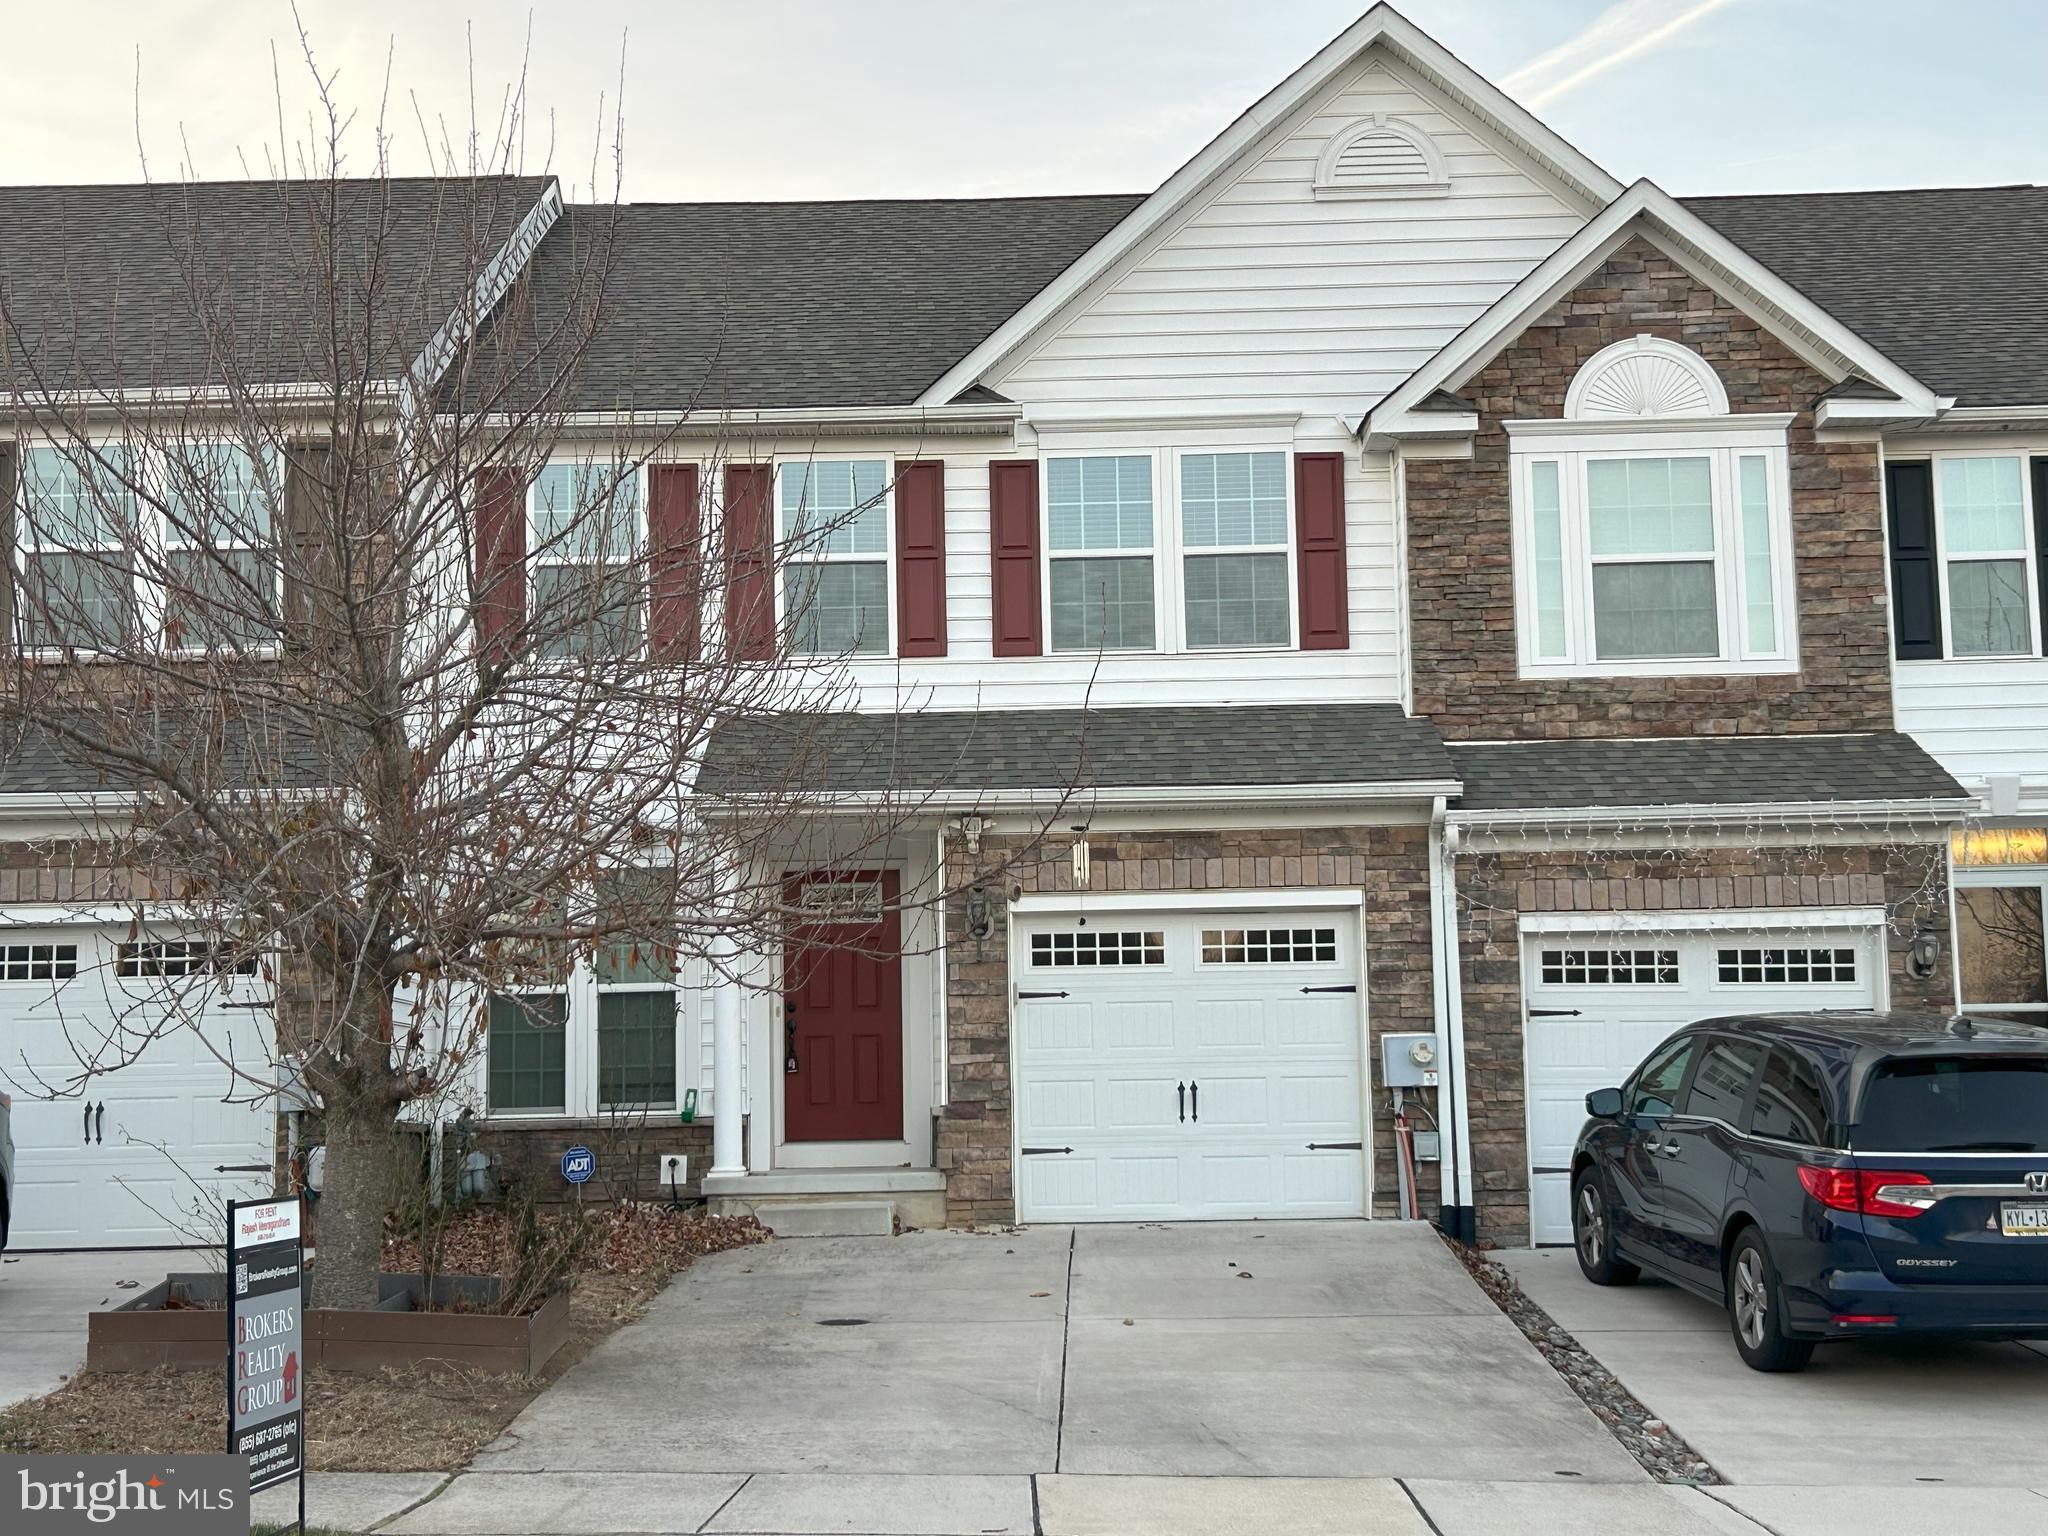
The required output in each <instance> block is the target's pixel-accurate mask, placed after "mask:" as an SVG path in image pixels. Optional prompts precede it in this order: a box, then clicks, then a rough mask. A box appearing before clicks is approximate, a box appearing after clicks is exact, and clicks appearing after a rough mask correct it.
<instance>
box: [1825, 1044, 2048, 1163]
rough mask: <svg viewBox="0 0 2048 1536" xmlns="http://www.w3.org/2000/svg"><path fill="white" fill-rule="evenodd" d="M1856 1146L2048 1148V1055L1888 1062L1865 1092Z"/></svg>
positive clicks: (1935, 1149)
mask: <svg viewBox="0 0 2048 1536" xmlns="http://www.w3.org/2000/svg"><path fill="white" fill-rule="evenodd" d="M1854 1145H1855V1146H1856V1147H1858V1148H1859V1149H1863V1150H1867V1151H1872V1152H2041V1151H2048V1059H2028V1058H2016V1057H2003V1058H2001V1057H1996V1056H1992V1057H1956V1058H1945V1057H1930V1058H1928V1059H1927V1060H1924V1061H1893V1062H1887V1063H1885V1064H1884V1065H1883V1066H1880V1067H1879V1068H1878V1069H1877V1071H1876V1072H1875V1073H1874V1074H1873V1075H1872V1077H1871V1079H1870V1082H1869V1084H1868V1086H1866V1087H1865V1088H1864V1090H1863V1112H1862V1114H1861V1116H1859V1118H1858V1120H1857V1124H1856V1130H1855V1136H1854Z"/></svg>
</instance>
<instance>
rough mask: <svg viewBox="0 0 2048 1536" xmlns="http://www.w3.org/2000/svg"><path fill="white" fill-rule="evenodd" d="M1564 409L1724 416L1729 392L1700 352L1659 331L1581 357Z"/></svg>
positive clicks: (1572, 413)
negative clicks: (1583, 361)
mask: <svg viewBox="0 0 2048 1536" xmlns="http://www.w3.org/2000/svg"><path fill="white" fill-rule="evenodd" d="M1564 413H1565V415H1566V417H1568V418H1570V419H1573V420H1579V419H1582V418H1585V417H1611V416H1628V417H1643V416H1726V415H1727V414H1728V391H1727V390H1726V389H1724V388H1722V386H1721V380H1720V377H1719V376H1718V375H1717V374H1716V373H1715V372H1714V369H1713V366H1712V365H1711V364H1710V363H1708V361H1707V360H1706V359H1705V358H1703V357H1701V356H1700V355H1699V353H1697V352H1694V351H1692V350H1690V349H1689V348H1686V347H1681V346H1680V345H1679V344H1678V343H1677V342H1675V341H1666V340H1664V339H1663V338H1662V337H1661V336H1631V337H1629V339H1628V340H1626V341H1617V342H1616V343H1614V345H1613V346H1611V347H1602V348H1601V349H1600V350H1599V351H1598V352H1595V353H1594V354H1593V355H1592V356H1591V357H1589V358H1587V359H1586V362H1585V365H1584V366H1583V367H1581V368H1580V369H1579V371H1578V373H1577V374H1575V375H1574V376H1573V377H1572V383H1571V388H1570V389H1568V390H1566V391H1565V397H1564Z"/></svg>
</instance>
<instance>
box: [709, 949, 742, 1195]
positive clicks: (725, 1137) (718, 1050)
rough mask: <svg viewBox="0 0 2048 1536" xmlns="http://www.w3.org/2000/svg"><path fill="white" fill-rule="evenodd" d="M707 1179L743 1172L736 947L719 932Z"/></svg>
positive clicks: (712, 958)
mask: <svg viewBox="0 0 2048 1536" xmlns="http://www.w3.org/2000/svg"><path fill="white" fill-rule="evenodd" d="M709 963H710V966H711V1174H712V1176H714V1177H715V1176H718V1175H721V1174H731V1175H733V1176H735V1177H737V1176H739V1175H741V1174H744V1173H745V1172H746V1171H747V1156H746V1140H745V1138H744V1137H743V1136H742V1135H741V1132H740V1122H741V1121H742V1120H743V1119H744V1118H745V1106H744V1105H743V1104H742V1103H741V1102H740V1100H741V1098H742V1093H741V1089H740V1049H741V1041H740V984H739V981H738V980H737V979H736V978H735V976H734V974H733V973H734V972H735V971H737V970H738V969H739V946H738V945H737V944H735V943H734V942H733V939H732V935H731V934H730V933H726V932H720V933H719V934H717V935H716V936H714V937H713V938H712V940H711V954H710V957H709Z"/></svg>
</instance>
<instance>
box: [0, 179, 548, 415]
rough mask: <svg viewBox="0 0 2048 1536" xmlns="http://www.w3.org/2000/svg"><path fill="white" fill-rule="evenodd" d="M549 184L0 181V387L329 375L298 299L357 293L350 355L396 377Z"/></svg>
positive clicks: (462, 301) (148, 388) (112, 389)
mask: <svg viewBox="0 0 2048 1536" xmlns="http://www.w3.org/2000/svg"><path fill="white" fill-rule="evenodd" d="M554 195H555V182H554V178H553V177H550V176H494V177H479V178H460V177H432V176H427V177H394V178H390V179H361V180H343V181H217V182H175V183H164V184H146V185H129V186H75V187H0V391H6V390H12V391H16V392H20V393H26V394H31V395H33V394H39V393H42V392H43V391H44V390H50V391H54V392H70V391H80V392H85V393H88V394H93V395H97V394H112V393H120V392H128V393H135V392H157V391H187V390H194V389H205V388H208V387H212V386H218V385H220V384H222V383H223V382H225V381H226V380H227V379H228V378H230V377H232V378H234V379H235V380H236V381H237V382H239V383H242V384H254V385H278V384H292V383H317V382H319V381H321V380H322V379H330V380H331V378H332V373H333V369H332V367H331V365H327V364H324V363H322V362H321V360H320V350H321V347H322V346H323V344H324V342H325V341H326V340H327V339H328V334H327V333H328V327H327V326H326V325H325V324H316V323H315V322H312V321H310V320H309V317H308V308H309V305H308V301H309V298H311V299H313V300H314V301H315V308H316V310H317V307H318V300H319V297H320V296H321V295H322V294H323V293H332V294H333V296H334V297H336V298H338V299H340V300H341V301H342V302H343V303H344V305H345V306H346V305H348V304H350V303H351V301H353V302H354V303H355V305H356V307H357V308H358V309H360V308H361V307H362V304H363V301H364V299H365V295H367V294H369V293H371V292H373V291H374V292H375V294H376V298H375V300H374V304H373V307H374V309H375V323H374V324H371V325H369V326H367V327H364V326H362V325H360V324H358V325H356V326H355V327H354V328H353V329H354V334H356V335H358V336H361V337H362V338H363V345H364V346H365V347H366V348H367V349H368V352H369V355H368V356H366V357H363V358H362V359H360V360H359V362H358V363H357V364H356V365H355V366H360V367H363V368H364V369H365V370H366V371H365V372H364V373H363V375H362V376H363V377H365V378H369V379H393V380H395V379H398V378H401V377H403V376H404V375H405V373H406V371H407V370H408V369H409V368H410V367H411V366H412V365H413V364H414V362H415V361H417V360H418V359H419V358H420V357H421V355H422V354H423V353H424V352H426V351H427V349H428V348H429V345H430V344H431V343H433V342H434V341H435V340H436V338H437V337H440V336H441V335H442V333H443V331H444V328H446V327H447V326H448V324H449V321H450V319H451V317H453V316H456V315H458V314H459V313H460V312H461V311H462V310H463V309H464V308H465V307H466V300H467V299H468V298H469V296H470V290H471V289H472V287H473V286H474V285H475V283H476V281H477V279H478V277H479V276H480V274H481V272H482V271H483V269H484V268H485V267H486V266H487V265H488V264H489V263H490V261H491V259H492V258H493V257H495V256H496V255H498V254H499V253H500V252H501V251H503V250H504V249H505V247H506V246H507V244H508V243H510V242H511V241H512V240H513V238H514V236H515V235H516V234H517V233H518V232H519V231H520V229H521V228H522V226H523V225H525V224H526V222H527V220H528V219H529V217H530V216H532V215H533V214H534V213H535V211H536V209H537V208H538V207H539V206H540V205H541V204H542V203H543V202H544V201H547V200H549V199H551V198H552V197H553V196H554ZM330 251H331V252H333V253H335V259H336V260H337V261H338V263H339V267H338V271H339V277H338V278H337V279H336V280H334V281H332V282H329V281H327V280H326V279H324V278H323V277H322V276H321V275H320V273H321V271H322V265H321V264H322V263H323V262H324V261H325V260H326V259H327V255H328V253H329V252H330ZM373 262H374V263H376V264H377V265H378V268H379V269H380V270H381V274H382V275H381V276H379V277H375V278H373V277H371V276H370V272H371V270H372V268H371V263H373ZM350 319H355V320H358V321H359V320H360V319H361V316H360V314H357V315H354V316H351V315H349V314H347V313H346V312H345V313H344V317H343V321H342V324H343V327H344V329H343V334H344V335H347V334H350V330H349V328H348V322H349V321H350Z"/></svg>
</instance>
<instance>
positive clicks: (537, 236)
mask: <svg viewBox="0 0 2048 1536" xmlns="http://www.w3.org/2000/svg"><path fill="white" fill-rule="evenodd" d="M561 216H562V184H561V182H559V181H557V180H556V179H555V178H554V177H552V176H550V177H549V178H548V184H547V186H546V187H544V188H543V189H542V190H541V195H540V197H539V199H538V200H537V201H536V202H535V203H534V205H533V206H532V207H531V208H529V209H527V210H526V213H525V214H524V215H523V216H522V217H521V218H520V220H519V222H518V223H517V224H515V225H514V226H513V227H512V232H511V233H510V234H509V235H507V236H506V237H505V243H504V244H503V245H501V246H499V247H498V249H497V250H496V251H494V252H492V253H491V258H490V260H488V261H486V262H485V263H484V265H483V270H482V271H480V272H478V273H477V275H476V280H475V282H473V283H472V284H471V285H470V291H469V292H468V293H466V294H464V295H463V296H462V299H461V302H460V303H459V304H458V305H457V307H456V309H455V312H454V313H453V314H451V315H449V316H448V318H447V319H445V320H443V321H442V322H441V325H440V328H439V329H438V330H436V331H435V332H434V334H433V336H432V337H431V338H430V339H429V340H428V342H427V344H426V345H425V346H424V347H422V348H420V355H419V356H418V357H417V358H415V359H413V364H412V367H411V368H410V369H408V370H407V378H408V379H409V380H410V381H411V385H412V388H413V389H414V390H415V391H416V392H417V393H418V394H420V395H424V394H426V392H427V391H429V390H431V389H432V388H433V387H434V386H435V385H436V384H438V383H440V381H441V375H442V374H444V373H446V372H447V371H448V365H449V364H450V363H451V362H453V361H454V360H455V354H456V353H457V352H459V351H461V349H462V348H463V347H464V346H466V345H467V344H468V342H469V339H470V338H471V337H472V336H474V335H475V334H476V333H477V330H478V328H479V327H481V326H482V325H483V323H484V320H485V319H486V318H487V317H488V316H489V315H490V313H491V311H493V310H494V309H496V308H497V307H498V301H499V300H500V299H502V298H504V297H505V294H506V293H507V291H509V290H510V288H511V287H512V284H513V282H514V281H515V280H516V279H517V278H518V276H519V274H520V273H521V272H523V271H525V270H526V264H527V262H528V261H530V260H532V258H533V253H534V250H535V249H536V248H537V247H538V246H539V245H540V242H541V240H542V238H543V237H544V236H545V235H546V234H547V232H548V231H549V230H550V229H552V228H554V225H555V221H556V220H557V219H559V218H560V217H561Z"/></svg>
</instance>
